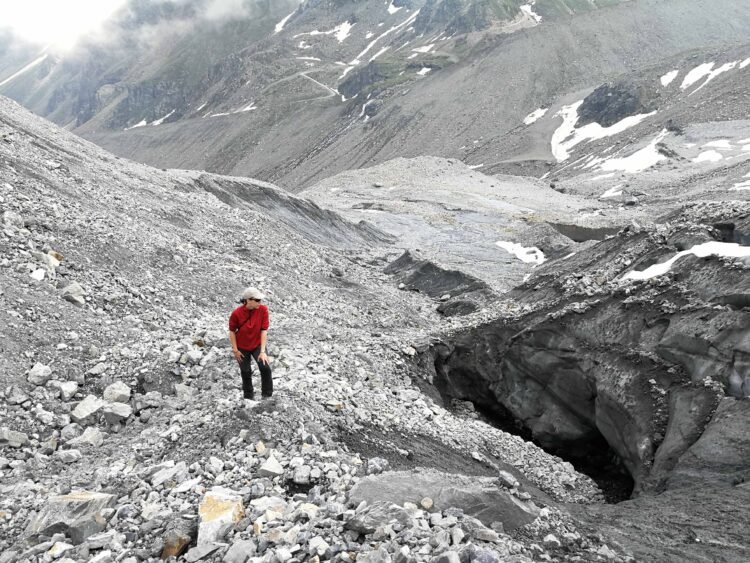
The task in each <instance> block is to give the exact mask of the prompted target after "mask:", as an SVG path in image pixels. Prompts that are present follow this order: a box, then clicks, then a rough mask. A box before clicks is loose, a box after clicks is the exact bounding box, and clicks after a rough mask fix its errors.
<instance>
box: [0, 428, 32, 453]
mask: <svg viewBox="0 0 750 563" xmlns="http://www.w3.org/2000/svg"><path fill="white" fill-rule="evenodd" d="M28 443H29V437H28V436H27V435H26V434H24V433H23V432H17V431H15V430H11V429H10V428H0V446H10V447H11V448H22V447H23V446H25V445H26V444H28Z"/></svg>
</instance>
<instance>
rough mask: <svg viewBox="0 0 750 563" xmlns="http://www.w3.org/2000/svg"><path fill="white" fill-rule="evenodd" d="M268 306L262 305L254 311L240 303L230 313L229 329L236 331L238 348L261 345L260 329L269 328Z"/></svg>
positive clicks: (252, 347) (253, 348)
mask: <svg viewBox="0 0 750 563" xmlns="http://www.w3.org/2000/svg"><path fill="white" fill-rule="evenodd" d="M268 320H269V319H268V307H266V306H265V305H261V306H260V307H258V308H257V309H254V310H252V311H250V310H248V308H247V307H245V306H244V305H240V306H239V307H237V308H236V309H235V310H234V311H232V314H231V315H229V330H230V331H231V332H235V331H237V329H238V328H239V329H240V330H239V331H237V332H236V336H237V348H240V349H241V350H255V349H256V348H257V347H258V346H260V331H261V330H268Z"/></svg>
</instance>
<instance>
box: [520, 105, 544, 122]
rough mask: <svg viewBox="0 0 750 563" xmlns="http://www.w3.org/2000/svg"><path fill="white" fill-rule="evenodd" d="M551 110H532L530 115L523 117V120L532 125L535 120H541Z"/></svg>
mask: <svg viewBox="0 0 750 563" xmlns="http://www.w3.org/2000/svg"><path fill="white" fill-rule="evenodd" d="M547 111H549V108H539V109H535V110H534V111H532V112H531V113H530V114H529V115H527V116H526V117H524V118H523V122H524V124H526V125H531V124H532V123H534V122H535V121H538V120H540V119H541V118H542V117H544V115H545V114H546V113H547Z"/></svg>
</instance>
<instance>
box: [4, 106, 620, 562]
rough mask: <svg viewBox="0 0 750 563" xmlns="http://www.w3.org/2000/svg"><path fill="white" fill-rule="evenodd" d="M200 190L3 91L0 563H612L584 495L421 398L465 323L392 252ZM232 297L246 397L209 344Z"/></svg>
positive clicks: (433, 399) (515, 443)
mask: <svg viewBox="0 0 750 563" xmlns="http://www.w3.org/2000/svg"><path fill="white" fill-rule="evenodd" d="M210 179H211V182H212V184H213V186H214V189H213V190H212V193H209V192H208V191H207V190H205V189H204V188H203V187H201V186H199V184H198V182H197V180H196V178H195V174H194V173H186V172H180V171H172V170H170V171H159V170H156V169H152V168H148V167H145V166H141V165H136V164H133V163H130V162H127V161H124V160H120V159H118V158H116V157H113V156H112V155H109V154H108V153H106V152H104V151H102V150H101V149H98V148H97V147H95V146H93V145H91V144H89V143H87V142H85V141H82V140H80V139H78V138H76V137H75V136H73V135H71V134H68V133H66V132H64V131H62V130H60V129H58V128H56V127H55V126H53V125H51V124H48V123H46V122H44V121H43V120H41V119H39V118H36V117H34V116H33V115H31V114H30V113H28V112H27V111H26V110H23V109H21V108H20V106H17V105H16V104H15V103H13V102H10V101H8V100H6V99H4V98H0V215H1V216H2V230H0V255H1V256H2V257H1V258H0V280H1V281H0V284H1V285H0V304H1V305H2V306H1V307H0V341H1V342H2V344H0V418H1V419H2V428H0V552H2V555H0V562H2V563H9V562H15V561H29V562H31V561H40V562H41V561H44V562H49V561H60V562H64V563H69V562H71V561H96V562H100V563H103V562H112V561H118V562H119V561H122V562H126V563H133V562H136V561H149V560H151V561H156V560H159V559H167V558H179V559H180V560H185V561H226V562H244V561H263V562H268V563H275V562H280V563H287V562H301V561H311V562H317V561H324V560H331V561H355V560H357V561H366V562H389V561H394V562H399V563H406V562H410V561H436V562H440V563H443V562H444V563H454V562H456V563H458V562H459V561H461V562H468V561H481V562H492V561H518V562H521V561H545V560H546V561H549V560H571V561H598V560H601V561H605V560H606V561H621V560H628V559H632V558H628V557H627V556H626V555H625V554H623V553H622V551H621V550H620V549H618V547H617V545H615V544H612V543H610V544H608V543H607V541H606V538H603V537H602V536H601V535H599V534H595V533H591V532H590V530H587V529H579V527H578V525H577V524H576V522H575V520H574V519H573V518H572V517H571V516H570V515H569V513H568V512H567V511H566V510H565V508H564V503H590V502H594V503H598V502H601V498H602V495H601V491H600V490H599V489H598V487H597V486H596V485H595V483H594V482H593V481H592V480H591V479H590V478H588V477H587V476H585V475H583V474H580V473H578V472H576V471H575V470H574V468H573V466H572V465H570V464H569V463H566V462H564V461H562V460H561V459H560V458H558V457H555V456H552V455H549V454H547V453H545V452H544V451H543V450H542V449H540V448H539V447H537V446H535V445H534V444H532V443H530V442H526V441H524V440H523V439H521V438H520V437H517V436H513V435H511V434H508V433H505V432H503V431H501V430H498V429H496V428H494V427H492V426H491V425H489V424H487V423H486V422H485V421H484V419H483V417H482V416H481V415H479V414H478V413H476V412H475V411H474V410H473V409H472V408H471V406H470V404H467V405H464V407H465V408H462V409H454V410H446V408H444V407H443V406H442V402H441V401H440V400H439V398H438V397H437V395H436V394H434V393H432V394H431V393H429V390H427V391H428V392H426V393H423V392H422V390H421V389H420V388H419V387H417V386H415V384H414V383H413V381H418V378H415V377H413V375H414V373H413V372H414V371H415V370H416V369H417V367H416V362H415V359H414V358H415V356H416V350H415V347H416V346H418V345H419V342H423V340H424V338H426V335H428V334H429V332H430V331H431V330H433V329H434V328H435V327H436V326H438V325H445V326H446V327H450V326H452V325H453V324H455V323H458V322H460V321H458V320H454V319H443V318H442V317H440V316H439V315H438V314H437V313H436V312H435V306H434V302H433V301H432V300H431V299H429V298H428V297H426V296H424V295H423V294H420V293H417V292H405V291H399V290H398V285H397V284H396V283H394V281H393V279H392V278H391V277H389V276H387V275H386V274H384V273H382V270H383V267H384V266H385V264H386V263H387V262H389V261H390V260H392V259H395V258H396V257H397V256H398V254H399V253H398V252H396V253H395V254H394V251H393V249H389V248H387V247H385V246H383V247H382V248H381V247H379V246H377V245H373V243H372V242H371V241H370V240H369V238H368V237H370V238H372V237H371V235H372V233H371V232H369V231H367V230H363V228H362V227H361V226H359V225H355V224H353V223H348V222H343V221H342V222H338V223H336V224H335V228H336V230H337V233H338V235H339V240H338V241H337V240H336V239H335V238H332V239H331V240H332V242H331V244H329V245H324V244H314V243H311V242H308V239H307V238H305V237H303V236H301V235H300V234H299V233H298V232H295V229H294V221H290V220H288V218H289V217H290V216H293V214H295V213H296V214H297V215H298V217H299V223H300V224H302V223H305V222H306V221H309V219H310V217H309V216H310V214H316V213H320V209H319V208H317V206H314V205H312V204H308V203H307V202H304V201H303V200H297V199H296V198H291V197H287V196H283V197H281V196H279V197H278V201H281V202H282V203H279V204H278V205H277V208H276V210H275V211H271V212H269V211H268V209H267V208H264V207H263V202H262V201H261V202H259V201H258V199H259V198H255V199H253V198H252V197H249V198H243V197H238V196H237V194H238V193H239V192H242V191H243V190H244V191H246V192H247V193H251V194H255V193H257V192H258V190H260V188H259V187H258V186H257V185H255V184H254V183H253V182H251V181H250V180H239V179H232V180H231V181H230V179H225V178H222V177H219V176H211V177H210ZM230 183H231V184H232V190H228V189H227V191H226V192H223V193H221V190H222V186H224V185H225V184H226V185H228V184H230ZM238 183H239V184H240V185H239V187H238ZM265 189H266V191H268V190H271V188H268V187H266V188H265ZM238 190H239V192H238ZM280 206H285V207H284V208H283V209H282V208H281V207H280ZM281 215H284V216H285V217H286V218H287V221H286V222H281V221H279V220H277V219H276V218H275V216H281ZM328 217H329V220H330V221H333V219H331V217H333V215H330V216H328ZM331 224H332V223H331ZM329 227H331V225H330V224H329V225H327V226H326V225H321V229H325V228H329ZM331 228H332V227H331ZM343 239H348V240H349V243H348V244H342V243H341V242H340V240H343ZM351 241H354V242H351ZM249 284H253V285H257V286H259V287H261V288H262V289H263V291H265V292H266V293H267V295H268V299H267V303H268V306H269V308H270V311H271V330H270V332H269V351H270V355H271V357H272V368H273V370H274V380H275V381H274V386H275V395H274V397H273V398H272V399H271V400H267V401H264V402H242V400H241V391H240V378H239V374H238V370H237V366H236V363H234V361H233V360H232V359H231V354H230V351H231V350H230V347H229V344H228V339H227V338H226V328H225V326H226V319H227V317H228V314H229V312H230V311H231V309H232V308H233V307H234V306H236V305H235V302H236V296H237V294H238V293H239V291H240V290H241V289H242V287H244V286H245V285H249ZM458 474H461V475H458Z"/></svg>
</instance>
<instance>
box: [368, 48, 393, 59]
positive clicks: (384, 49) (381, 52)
mask: <svg viewBox="0 0 750 563" xmlns="http://www.w3.org/2000/svg"><path fill="white" fill-rule="evenodd" d="M388 49H390V47H383V48H382V49H380V51H378V52H377V53H375V54H374V55H373V56H372V57H370V62H372V61H374V60H375V59H377V58H378V57H379V56H380V55H382V54H383V53H385V52H386V51H387V50H388Z"/></svg>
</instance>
